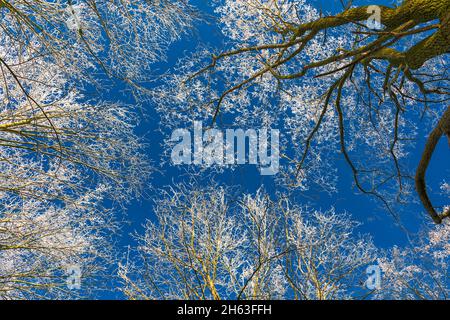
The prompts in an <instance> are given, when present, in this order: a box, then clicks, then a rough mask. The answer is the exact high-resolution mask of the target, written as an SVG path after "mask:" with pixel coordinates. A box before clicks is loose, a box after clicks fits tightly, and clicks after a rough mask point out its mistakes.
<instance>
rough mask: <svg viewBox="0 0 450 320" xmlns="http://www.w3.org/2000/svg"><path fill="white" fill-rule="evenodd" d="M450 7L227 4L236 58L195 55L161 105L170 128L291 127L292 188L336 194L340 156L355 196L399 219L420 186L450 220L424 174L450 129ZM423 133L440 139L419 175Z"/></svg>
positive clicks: (431, 142) (160, 94)
mask: <svg viewBox="0 0 450 320" xmlns="http://www.w3.org/2000/svg"><path fill="white" fill-rule="evenodd" d="M350 4H351V2H350ZM375 4H376V3H375ZM449 8H450V2H449V1H448V0H407V1H403V2H402V3H401V4H400V5H399V6H395V7H387V6H382V5H380V6H376V5H371V6H361V7H354V6H351V5H349V6H347V7H346V8H344V10H343V11H342V12H341V13H339V14H337V15H334V16H323V15H322V13H321V12H319V11H317V10H316V9H314V8H313V7H311V6H310V5H308V3H307V2H306V1H303V0H302V1H279V0H271V1H259V0H251V1H231V0H230V1H224V2H223V3H221V4H219V5H218V6H217V9H216V11H217V12H218V14H219V15H220V17H219V21H220V24H221V26H222V30H223V32H224V35H225V36H226V37H227V38H228V39H229V40H230V42H229V50H225V51H221V52H211V51H213V50H209V49H204V50H201V51H200V52H198V53H196V54H194V55H192V56H190V57H187V58H186V59H185V61H184V62H182V63H180V65H179V67H178V69H177V70H176V75H174V76H173V77H171V78H168V79H166V85H165V86H163V87H162V88H161V89H160V90H156V92H155V93H154V97H155V101H157V102H159V105H160V107H159V109H160V110H161V112H162V114H163V117H164V119H165V120H166V123H167V124H168V125H172V124H173V123H175V125H178V124H179V123H181V122H185V121H187V120H189V119H191V118H195V119H198V118H202V119H208V120H209V121H210V122H211V123H212V124H213V125H218V124H220V123H221V121H222V120H221V115H227V114H234V115H235V117H234V118H233V119H234V121H238V122H241V123H245V124H246V125H250V124H257V123H259V124H261V123H263V124H266V125H267V124H269V125H271V124H272V125H276V124H278V125H280V126H284V128H286V131H287V133H288V135H287V136H289V137H290V138H287V142H289V145H292V150H291V151H290V152H289V150H285V152H284V155H283V156H284V157H285V158H286V159H287V160H288V161H289V162H291V163H292V164H293V165H292V166H288V167H289V168H288V170H287V172H286V173H285V175H286V178H287V180H288V181H287V183H288V185H289V186H291V187H297V188H302V189H306V188H309V187H310V186H311V184H317V185H320V186H322V187H325V188H326V189H327V190H331V191H334V190H335V185H334V181H335V180H336V170H335V168H333V167H332V166H331V164H330V162H329V161H326V160H325V159H329V158H334V157H335V156H336V154H337V153H341V155H342V156H343V158H344V159H345V161H346V162H347V163H348V166H349V168H350V169H351V172H352V175H353V178H354V184H355V188H356V189H357V190H358V191H359V192H361V193H363V194H369V195H372V196H374V197H376V198H378V199H379V200H380V201H381V202H382V203H383V204H384V205H385V206H386V208H387V209H388V210H389V212H390V213H392V214H393V215H394V216H395V217H396V218H397V214H396V213H395V210H394V205H395V204H396V203H399V202H400V203H403V202H404V201H406V199H408V198H409V195H410V193H411V192H412V191H413V189H414V184H415V189H416V191H417V193H418V195H419V198H420V200H421V201H422V203H423V206H424V208H425V210H426V211H427V212H428V214H429V215H430V216H431V218H432V219H433V221H434V222H436V223H441V221H442V220H443V219H444V218H446V217H448V216H450V213H449V212H448V211H443V212H437V211H438V210H439V209H438V206H433V205H432V203H431V201H430V200H429V197H428V194H427V188H426V183H425V173H426V170H427V167H428V165H429V162H430V159H431V156H432V155H433V153H434V150H435V147H436V145H437V142H438V141H439V139H440V138H441V137H442V136H445V135H447V137H449V132H450V131H449V130H450V129H449V128H450V127H449V126H450V120H449V115H450V109H449V108H448V106H447V104H446V99H447V98H448V93H449V92H448V72H447V68H448V67H447V62H446V54H447V52H448V50H449V45H450V42H449V40H448V34H449V11H450V10H449ZM211 56H212V57H211ZM167 101H172V103H167ZM173 110H175V112H174V111H173ZM224 119H229V118H227V117H224ZM419 127H420V129H421V130H422V129H424V130H428V132H430V135H429V138H428V141H427V143H426V146H425V149H424V150H423V152H422V159H421V161H420V164H419V165H418V168H417V170H416V173H415V174H414V173H412V172H411V170H410V168H408V166H407V165H406V163H407V157H408V155H409V154H410V153H411V152H412V151H413V150H416V149H415V148H417V147H416V146H415V145H414V141H415V140H416V138H417V134H418V131H419V130H418V128H419ZM367 159H371V160H370V161H368V160H367Z"/></svg>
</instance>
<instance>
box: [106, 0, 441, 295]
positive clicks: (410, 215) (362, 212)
mask: <svg viewBox="0 0 450 320" xmlns="http://www.w3.org/2000/svg"><path fill="white" fill-rule="evenodd" d="M309 1H310V3H312V4H314V5H315V6H316V7H317V8H321V9H322V11H323V12H327V13H335V12H338V11H340V10H341V9H342V6H341V3H340V1H339V0H309ZM374 2H376V4H386V5H390V4H392V2H395V1H386V0H378V1H373V0H372V1H368V0H359V1H358V0H357V1H354V4H355V5H363V4H374ZM196 3H197V7H198V8H199V9H200V10H201V11H203V12H205V13H208V14H210V15H212V17H213V18H214V13H213V11H212V9H211V6H210V2H209V1H201V0H200V1H197V2H196ZM222 40H223V37H222V36H221V34H220V30H219V28H218V26H217V25H216V24H215V23H214V21H213V20H212V21H211V24H206V23H199V24H197V29H196V30H194V31H192V32H191V33H190V34H189V35H187V36H186V37H184V38H183V39H182V40H180V41H178V42H177V43H175V44H173V45H172V46H171V47H170V49H169V53H168V59H167V61H166V62H161V63H158V64H155V65H154V69H153V71H154V72H155V73H163V72H165V71H167V70H170V68H171V67H172V66H173V65H174V64H175V63H176V62H177V60H178V59H179V58H181V57H183V55H184V54H185V53H186V52H191V51H192V50H194V49H195V48H196V47H197V45H198V44H201V43H202V44H203V43H208V44H210V45H213V46H216V47H218V48H220V47H221V46H222ZM121 89H123V88H121V87H120V85H119V86H118V87H117V88H114V90H113V91H110V92H107V93H105V94H106V95H107V96H105V98H107V99H109V100H112V101H114V100H118V101H123V102H127V103H130V102H131V101H132V99H131V97H128V96H126V95H124V94H123V93H121ZM131 103H132V102H131ZM143 109H144V111H143V112H144V113H145V114H146V115H147V118H146V119H144V120H143V121H142V123H141V125H140V127H139V128H138V133H139V134H141V135H145V136H146V137H147V140H148V143H149V146H148V147H147V148H146V152H147V154H148V156H149V158H150V159H151V161H152V162H153V164H154V165H155V166H156V167H157V168H158V171H156V172H155V173H154V174H153V176H152V177H150V179H149V181H148V186H147V187H146V193H147V196H146V197H145V198H141V199H135V200H134V201H132V202H131V203H130V204H129V205H128V206H127V208H126V209H127V216H126V219H127V220H128V221H130V224H129V225H124V227H123V230H122V234H121V235H120V236H119V239H118V245H119V247H120V248H119V250H122V251H123V252H126V248H127V246H129V245H130V246H132V247H133V246H135V241H134V240H133V238H132V237H131V236H130V235H129V233H131V232H134V231H136V232H138V233H142V232H143V227H142V225H143V223H144V222H145V220H146V219H153V218H154V213H153V210H152V206H153V202H152V201H153V199H154V198H155V197H157V194H158V190H159V189H161V188H165V187H167V186H168V185H170V184H172V183H174V181H180V180H182V179H183V178H180V174H181V173H182V172H183V169H185V168H182V170H181V171H180V170H179V168H176V167H174V166H171V165H164V166H162V167H161V166H160V165H159V164H160V163H161V160H167V159H163V157H164V155H163V154H164V152H163V151H164V150H163V149H162V142H163V138H164V136H163V134H162V133H161V132H160V131H159V129H160V128H159V116H158V114H157V113H156V112H155V110H154V106H152V105H151V104H146V105H144V106H143ZM418 126H419V128H418V129H419V131H420V135H419V136H420V141H418V142H417V149H416V151H415V152H414V156H413V157H412V158H411V166H413V167H416V166H417V163H418V162H419V157H420V153H421V152H422V149H423V146H424V142H425V138H426V135H427V132H423V130H420V123H418ZM281 131H282V130H281ZM446 159H447V160H446ZM448 159H450V148H449V147H448V145H447V143H446V141H445V140H444V139H443V140H442V141H441V143H440V144H439V147H438V150H437V153H436V154H435V155H434V157H433V160H432V164H431V166H430V169H429V172H428V181H429V182H428V183H429V185H430V186H432V188H433V190H436V189H438V188H439V185H440V183H441V182H442V181H443V179H444V178H445V177H449V166H448ZM367 160H368V161H370V159H367ZM281 165H283V163H281ZM335 165H336V167H337V168H338V176H339V182H338V190H339V192H338V193H337V194H335V195H333V196H329V195H327V194H322V193H318V192H317V191H311V192H308V193H306V194H298V195H297V199H298V201H299V202H304V204H309V205H312V206H313V207H314V208H317V209H324V210H326V209H329V208H330V207H331V206H334V207H335V208H336V209H337V211H347V212H349V213H351V214H352V215H353V217H354V218H355V219H356V220H358V221H360V222H362V223H363V225H362V227H361V228H360V229H359V231H360V232H361V233H369V234H371V235H372V237H373V239H374V241H375V244H376V245H377V246H379V247H382V248H388V247H392V246H393V245H399V246H402V245H406V244H407V238H406V236H405V233H404V232H403V231H402V230H401V229H400V228H399V227H398V226H396V225H395V224H394V221H393V219H392V217H391V216H389V214H388V213H387V212H386V210H384V209H383V208H382V207H381V206H380V204H379V203H377V202H376V201H375V200H374V199H372V198H370V197H368V196H364V195H355V192H354V189H353V187H352V183H353V180H352V176H351V172H350V169H349V167H348V165H347V164H346V163H345V162H344V161H343V159H338V160H336V163H335ZM215 181H216V182H217V183H219V184H224V185H233V186H236V185H238V186H239V189H241V190H242V191H243V192H254V191H255V190H256V189H258V188H259V187H261V186H262V185H263V186H264V188H265V189H266V190H267V191H269V192H270V193H274V192H275V191H276V188H275V185H274V181H273V177H270V176H269V177H263V176H261V175H260V174H259V172H258V170H257V169H256V168H255V167H253V166H241V167H240V168H238V169H237V170H236V171H225V173H223V174H221V175H217V176H216V179H215ZM311 197H312V198H314V199H315V200H314V202H311V201H310V199H311ZM435 200H436V201H437V204H438V205H439V204H442V203H439V201H441V202H442V200H443V199H439V198H436V199H435ZM444 200H445V199H444ZM400 214H401V217H402V220H403V221H404V222H405V226H406V227H407V228H408V229H409V230H411V231H412V232H414V231H416V230H417V229H418V228H419V227H420V226H421V225H423V224H425V223H428V221H429V218H428V216H427V215H426V213H425V212H424V210H423V209H422V207H421V206H420V205H419V204H411V205H407V206H404V207H403V208H402V210H401V212H400ZM103 298H120V294H118V293H112V292H111V293H108V294H105V295H104V296H103Z"/></svg>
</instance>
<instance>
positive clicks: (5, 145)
mask: <svg viewBox="0 0 450 320" xmlns="http://www.w3.org/2000/svg"><path fill="white" fill-rule="evenodd" d="M182 8H185V9H186V10H188V8H189V6H188V5H187V4H185V3H182V2H176V3H175V2H170V1H160V2H153V1H152V2H150V1H142V2H141V3H140V4H139V5H138V6H136V5H135V2H129V1H117V2H114V1H112V2H111V1H73V2H72V1H68V2H67V3H65V2H64V3H62V2H54V1H49V2H47V1H20V0H19V1H0V72H1V80H0V101H1V107H0V298H5V299H17V298H36V297H37V298H66V297H71V296H77V295H78V294H79V293H80V294H81V292H83V293H86V292H87V291H88V286H87V279H89V278H91V279H92V278H93V277H94V275H95V277H98V276H99V273H98V272H99V270H101V269H102V268H100V266H108V265H110V264H111V261H110V259H111V257H112V256H111V254H112V252H111V250H108V248H110V245H109V241H108V240H109V239H108V235H110V234H111V232H113V231H114V230H116V229H117V225H116V222H115V218H117V217H116V216H115V215H114V214H113V213H112V212H110V211H109V210H106V209H104V208H103V207H102V204H104V202H105V201H109V202H113V205H116V204H117V203H120V204H121V203H123V202H124V201H127V200H128V199H129V198H130V196H131V195H134V196H139V195H140V191H141V187H142V184H143V181H144V180H145V178H146V177H147V176H148V174H149V172H150V167H149V165H148V162H147V160H146V158H145V156H144V155H143V153H142V146H143V141H142V139H140V138H139V137H137V136H136V135H135V133H134V129H135V126H136V125H137V123H138V117H137V115H136V114H135V112H134V110H133V109H132V108H133V107H132V106H128V105H122V104H118V103H114V102H111V101H102V100H100V101H99V99H90V98H87V97H85V96H83V95H82V94H81V93H80V90H78V89H82V86H83V84H84V83H86V81H93V79H94V78H95V75H94V73H96V72H98V71H99V70H103V71H104V72H105V73H106V74H107V75H108V76H109V77H111V78H116V79H120V80H123V81H125V82H127V83H128V84H129V85H130V88H134V89H137V88H138V87H139V85H138V84H139V82H140V81H145V80H147V79H148V78H146V77H145V75H146V74H148V72H146V71H149V70H148V68H149V66H150V64H151V63H153V62H155V61H156V60H157V59H160V58H163V57H162V56H163V49H164V48H165V47H166V46H167V44H168V43H170V42H171V41H173V40H174V39H175V38H177V36H178V35H179V34H180V32H182V27H183V26H186V25H187V24H188V23H189V22H188V21H187V20H189V19H188V18H189V17H191V15H190V14H191V12H188V11H183V9H182ZM186 19H187V20H186ZM90 84H92V82H90ZM139 88H140V87H139ZM139 90H141V89H139ZM72 264H73V265H76V266H77V267H79V268H80V270H81V272H82V275H81V276H82V277H83V279H84V282H83V284H84V287H83V289H84V290H83V291H70V290H67V285H66V280H67V275H66V274H65V272H66V270H65V269H66V267H67V266H70V265H72Z"/></svg>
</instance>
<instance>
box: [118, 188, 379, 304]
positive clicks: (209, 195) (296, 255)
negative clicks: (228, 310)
mask: <svg viewBox="0 0 450 320" xmlns="http://www.w3.org/2000/svg"><path fill="white" fill-rule="evenodd" d="M230 194H231V192H230V190H225V189H223V188H219V187H211V188H200V189H199V188H193V186H190V185H189V186H181V187H180V188H176V189H172V190H170V192H167V193H165V194H164V195H163V198H162V199H161V200H159V201H157V204H156V213H157V219H156V221H154V222H153V221H149V222H148V223H147V224H146V226H145V234H144V235H143V236H138V239H139V242H140V244H139V246H138V248H137V250H136V251H137V252H136V251H134V250H132V251H130V254H129V256H128V259H126V261H125V262H124V263H123V264H121V265H120V268H119V275H120V277H121V278H122V280H123V282H124V288H123V292H124V293H125V294H126V295H127V297H128V298H130V299H286V298H288V299H340V298H341V299H342V298H348V297H350V296H352V291H353V290H354V289H355V288H356V287H357V286H358V283H359V282H358V280H361V279H360V276H361V275H362V274H360V273H359V272H360V271H361V270H363V267H365V266H366V265H367V264H369V263H370V262H372V261H374V259H375V251H376V250H375V248H374V246H373V244H372V242H371V240H370V239H369V238H364V237H361V238H360V237H358V236H357V235H355V233H354V231H355V227H356V226H357V224H356V223H355V222H354V221H352V220H351V219H350V217H349V216H348V215H346V214H337V213H335V212H334V210H330V211H328V212H318V211H313V210H309V209H307V208H301V207H298V206H296V205H294V204H292V203H290V202H289V201H288V200H287V199H282V200H280V201H277V202H273V201H272V200H271V199H270V198H269V197H268V196H267V195H266V194H265V193H264V192H263V191H258V193H257V194H256V195H254V196H251V195H245V196H242V197H239V198H238V199H237V200H235V199H233V198H231V197H230ZM136 253H137V255H136Z"/></svg>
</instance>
